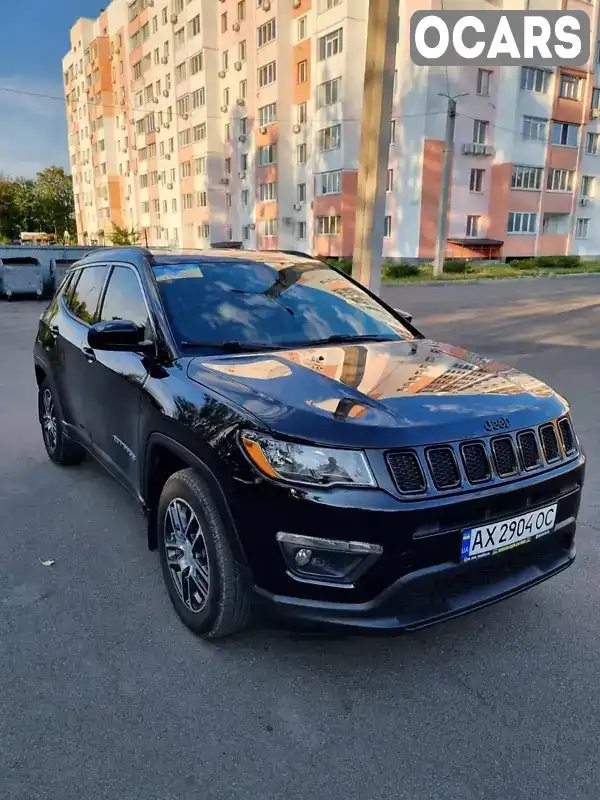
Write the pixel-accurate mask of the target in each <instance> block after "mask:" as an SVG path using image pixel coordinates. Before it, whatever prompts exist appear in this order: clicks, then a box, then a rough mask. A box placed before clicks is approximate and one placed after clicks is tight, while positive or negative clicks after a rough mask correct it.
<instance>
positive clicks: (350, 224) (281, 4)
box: [63, 0, 600, 259]
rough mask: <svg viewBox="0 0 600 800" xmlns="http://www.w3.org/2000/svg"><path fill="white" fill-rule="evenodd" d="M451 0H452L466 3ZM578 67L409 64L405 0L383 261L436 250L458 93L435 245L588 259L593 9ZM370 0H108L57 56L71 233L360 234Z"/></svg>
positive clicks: (304, 239) (197, 236) (296, 245)
mask: <svg viewBox="0 0 600 800" xmlns="http://www.w3.org/2000/svg"><path fill="white" fill-rule="evenodd" d="M463 5H464V4H463V3H462V2H461V0H445V2H444V8H445V9H447V10H451V9H456V10H460V9H461V8H462V7H463ZM532 5H535V7H536V8H545V9H556V10H558V9H560V8H563V7H566V8H567V9H570V8H573V9H577V10H582V9H583V10H585V11H586V12H587V13H588V14H589V15H590V18H591V22H592V31H593V34H592V40H593V47H592V48H591V50H592V53H593V54H594V55H593V57H592V58H591V60H590V63H589V64H587V65H586V66H585V67H584V68H580V69H573V68H570V67H569V68H566V67H565V68H562V67H560V66H558V67H556V68H554V69H548V70H540V69H531V68H524V69H517V68H509V67H501V68H495V69H489V70H487V69H477V68H475V67H461V68H449V69H448V70H445V69H439V68H431V67H417V66H415V65H414V64H413V63H412V62H411V61H410V55H409V34H408V26H409V19H410V15H411V14H412V12H413V11H415V10H420V9H427V8H438V7H439V0H436V1H435V2H434V0H403V2H402V3H401V4H400V38H399V43H398V49H397V60H396V71H395V75H394V104H393V113H392V117H393V119H392V123H391V130H390V158H389V169H388V173H387V181H386V190H387V191H386V211H385V233H386V236H385V241H384V256H385V257H386V258H390V259H428V258H431V257H432V255H433V251H434V246H435V233H436V219H437V212H438V203H439V187H440V181H441V170H442V161H443V150H444V143H443V138H444V130H445V122H446V118H445V113H446V101H445V99H444V97H442V96H440V95H443V94H445V93H448V92H450V93H451V94H453V95H457V94H463V93H465V94H466V96H464V97H461V98H460V99H459V100H458V116H457V120H456V134H455V147H454V160H453V175H452V185H451V199H450V207H449V227H448V241H447V254H448V255H451V256H457V257H460V256H464V257H469V258H472V257H494V258H495V257H520V256H529V255H538V254H564V253H578V254H581V255H597V254H600V224H599V222H600V217H599V214H598V206H597V203H596V196H597V186H598V180H599V179H600V72H599V71H600V64H599V51H598V47H597V45H596V42H597V40H598V39H600V34H599V33H598V10H597V9H598V6H597V5H596V4H592V3H587V2H583V0H520V1H519V0H510V2H509V0H494V2H491V1H490V2H487V0H471V2H470V3H469V7H470V8H481V9H483V10H485V9H496V10H497V9H498V8H502V7H503V6H504V7H506V8H508V7H509V6H510V8H511V9H515V8H525V7H531V6H532ZM367 16H368V0H134V2H127V0H113V2H112V3H110V5H109V6H108V7H107V8H106V9H105V10H104V11H103V12H102V13H101V14H100V16H99V17H98V19H96V20H87V19H80V20H79V21H78V22H77V23H76V24H75V26H74V27H73V28H72V30H71V49H70V51H69V53H68V54H67V56H66V57H65V59H64V61H63V71H64V78H65V95H66V100H67V117H68V128H69V148H70V156H71V164H72V173H73V181H74V191H75V202H76V215H77V230H78V239H79V243H80V244H85V243H92V242H93V243H96V242H97V243H103V242H107V241H108V240H109V237H110V231H111V228H112V224H113V222H114V223H117V224H119V225H126V226H127V227H133V228H136V229H137V230H139V231H140V234H141V241H142V243H147V244H148V245H151V246H170V247H206V246H209V245H210V244H211V243H215V242H222V241H241V242H242V243H243V246H245V247H248V248H266V249H274V248H280V249H295V250H302V251H306V252H311V253H314V254H318V255H330V256H348V255H351V253H352V247H353V241H354V230H355V206H356V203H355V200H356V188H357V170H358V156H359V147H360V132H361V114H362V87H363V79H364V63H365V46H366V31H367Z"/></svg>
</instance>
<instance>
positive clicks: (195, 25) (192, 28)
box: [188, 14, 200, 39]
mask: <svg viewBox="0 0 600 800" xmlns="http://www.w3.org/2000/svg"><path fill="white" fill-rule="evenodd" d="M199 33H200V14H196V16H195V17H194V18H193V19H191V20H190V21H189V22H188V38H190V39H191V38H192V36H198V34H199Z"/></svg>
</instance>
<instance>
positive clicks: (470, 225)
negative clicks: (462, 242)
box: [466, 214, 481, 236]
mask: <svg viewBox="0 0 600 800" xmlns="http://www.w3.org/2000/svg"><path fill="white" fill-rule="evenodd" d="M480 219H481V217H479V216H477V215H475V214H469V216H468V217H467V230H466V235H467V236H479V220H480Z"/></svg>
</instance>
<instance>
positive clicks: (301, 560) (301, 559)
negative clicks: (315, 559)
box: [294, 547, 313, 567]
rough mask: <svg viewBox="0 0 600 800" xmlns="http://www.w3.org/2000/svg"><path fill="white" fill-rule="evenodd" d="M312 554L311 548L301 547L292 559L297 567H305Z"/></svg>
mask: <svg viewBox="0 0 600 800" xmlns="http://www.w3.org/2000/svg"><path fill="white" fill-rule="evenodd" d="M312 555H313V554H312V550H308V548H306V547H301V548H300V550H297V551H296V555H295V556H294V561H295V562H296V564H297V565H298V566H299V567H305V566H306V565H307V564H310V560H311V558H312Z"/></svg>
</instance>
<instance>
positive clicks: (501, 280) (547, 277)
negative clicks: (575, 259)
mask: <svg viewBox="0 0 600 800" xmlns="http://www.w3.org/2000/svg"><path fill="white" fill-rule="evenodd" d="M561 278H600V272H573V273H572V274H568V275H523V277H522V278H516V277H514V276H510V277H507V278H465V280H460V279H459V280H453V281H445V280H439V281H397V282H394V283H385V282H383V283H382V288H389V287H392V286H456V285H457V284H459V285H461V286H463V285H464V284H476V283H507V282H510V281H512V282H513V283H516V282H517V281H518V282H519V283H523V281H539V280H546V281H548V280H559V279H561Z"/></svg>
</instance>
